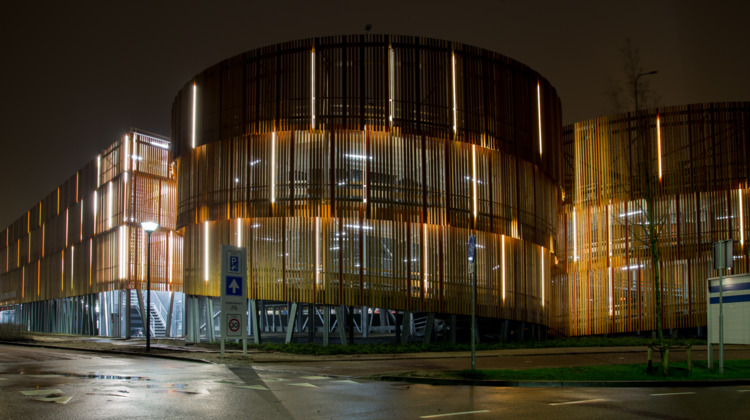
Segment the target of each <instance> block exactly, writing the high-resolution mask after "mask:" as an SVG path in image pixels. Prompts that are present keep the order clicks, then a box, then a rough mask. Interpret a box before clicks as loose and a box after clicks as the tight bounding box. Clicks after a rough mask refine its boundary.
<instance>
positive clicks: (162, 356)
mask: <svg viewBox="0 0 750 420" xmlns="http://www.w3.org/2000/svg"><path fill="white" fill-rule="evenodd" d="M0 344H8V345H13V346H25V347H37V348H43V349H53V350H72V351H80V352H88V353H102V354H121V355H126V356H136V357H151V358H155V359H166V360H177V361H181V362H195V363H205V364H209V365H213V364H214V363H213V362H211V361H208V360H205V359H197V358H196V359H194V358H190V357H181V356H172V355H169V354H156V353H139V352H133V351H122V350H107V349H82V348H79V347H64V346H54V345H49V344H36V343H23V342H14V341H0Z"/></svg>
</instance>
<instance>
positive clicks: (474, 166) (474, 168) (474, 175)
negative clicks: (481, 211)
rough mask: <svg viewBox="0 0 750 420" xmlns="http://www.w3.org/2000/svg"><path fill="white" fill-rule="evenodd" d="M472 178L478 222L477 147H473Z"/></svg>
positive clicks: (475, 212)
mask: <svg viewBox="0 0 750 420" xmlns="http://www.w3.org/2000/svg"><path fill="white" fill-rule="evenodd" d="M471 177H472V180H471V182H472V189H473V194H474V222H476V220H477V211H478V208H477V146H476V145H474V144H472V145H471Z"/></svg>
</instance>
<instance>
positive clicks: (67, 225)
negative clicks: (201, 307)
mask: <svg viewBox="0 0 750 420" xmlns="http://www.w3.org/2000/svg"><path fill="white" fill-rule="evenodd" d="M169 149H170V143H169V141H168V139H166V138H164V137H161V136H157V135H154V134H149V133H146V132H143V131H138V130H130V131H129V132H128V133H127V134H126V135H124V136H123V137H122V138H121V139H119V140H117V141H116V142H114V143H113V144H112V145H110V146H109V147H107V148H106V149H105V150H104V151H103V152H102V153H101V154H99V155H98V156H97V157H96V159H95V160H93V161H91V162H89V163H88V164H87V165H86V166H85V167H83V168H82V169H81V170H79V171H77V172H76V173H75V175H73V176H72V177H71V178H69V179H68V180H66V181H65V182H64V183H63V184H61V185H60V186H59V187H58V188H56V189H55V190H54V191H52V193H51V194H49V195H48V196H47V197H45V198H44V199H43V200H41V201H40V202H39V204H37V205H36V206H34V207H33V208H31V209H29V211H28V212H26V214H24V215H23V216H22V217H20V218H19V219H18V220H16V222H14V223H13V224H12V225H10V226H8V227H7V228H6V229H5V230H4V231H2V233H1V234H0V303H2V304H3V305H5V307H6V308H13V309H14V315H13V317H14V321H15V322H19V323H21V324H22V325H24V326H26V327H27V328H28V329H29V330H31V331H50V332H63V333H77V334H92V335H106V336H117V337H127V336H130V335H131V334H137V332H138V331H137V328H135V326H134V325H131V305H132V306H134V307H137V308H139V309H137V310H135V311H133V313H134V314H135V315H137V318H139V319H138V322H140V314H142V313H144V309H145V308H144V305H143V300H142V299H141V298H142V294H140V293H135V291H139V290H144V289H145V288H146V284H145V283H146V282H145V280H146V266H147V265H146V254H147V253H146V251H147V250H146V243H145V238H146V234H145V232H144V231H143V229H142V228H141V225H140V223H141V222H142V221H156V222H158V223H159V226H160V227H159V229H158V230H157V231H156V232H154V233H153V235H152V236H151V279H152V283H151V284H152V286H151V287H152V290H154V291H155V292H154V299H152V302H153V303H152V308H153V309H152V313H153V314H154V318H155V321H154V322H155V323H156V324H157V325H156V327H157V328H156V329H157V330H159V326H161V327H163V328H164V330H163V333H165V334H166V333H167V332H169V333H170V334H172V333H179V330H180V329H182V326H181V322H182V316H181V310H180V309H179V306H180V305H179V303H180V302H181V297H179V295H178V298H177V302H176V303H177V305H176V304H175V299H174V298H175V294H174V292H179V294H181V291H182V263H181V259H182V238H181V236H180V235H179V234H178V233H177V232H175V229H174V228H175V211H174V203H175V197H176V187H177V185H176V181H175V179H174V176H173V174H172V168H171V165H170V162H171V159H170V150H169ZM131 299H132V301H131ZM174 307H177V308H178V309H177V310H176V311H174V310H173V309H172V308H174ZM133 324H136V322H135V321H134V322H133ZM141 325H142V324H141Z"/></svg>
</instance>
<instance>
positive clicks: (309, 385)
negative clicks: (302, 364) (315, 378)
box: [289, 382, 317, 388]
mask: <svg viewBox="0 0 750 420" xmlns="http://www.w3.org/2000/svg"><path fill="white" fill-rule="evenodd" d="M289 385H294V386H305V387H308V388H317V386H316V385H313V384H308V383H305V382H302V383H298V384H289Z"/></svg>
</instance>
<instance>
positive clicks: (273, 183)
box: [271, 131, 276, 204]
mask: <svg viewBox="0 0 750 420" xmlns="http://www.w3.org/2000/svg"><path fill="white" fill-rule="evenodd" d="M275 202H276V132H275V131H274V132H273V133H271V204H273V203H275Z"/></svg>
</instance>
